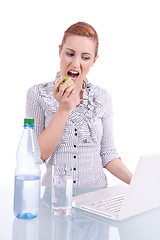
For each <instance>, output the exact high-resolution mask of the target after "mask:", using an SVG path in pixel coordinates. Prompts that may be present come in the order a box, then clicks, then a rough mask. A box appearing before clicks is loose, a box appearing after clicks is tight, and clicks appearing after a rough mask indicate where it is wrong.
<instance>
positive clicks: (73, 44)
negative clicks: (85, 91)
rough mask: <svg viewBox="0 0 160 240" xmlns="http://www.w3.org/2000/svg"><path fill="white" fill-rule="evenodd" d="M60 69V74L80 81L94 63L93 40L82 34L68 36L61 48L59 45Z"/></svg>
mask: <svg viewBox="0 0 160 240" xmlns="http://www.w3.org/2000/svg"><path fill="white" fill-rule="evenodd" d="M59 56H60V69H61V75H62V76H68V77H71V78H72V79H73V81H74V82H75V83H76V84H77V83H82V82H83V79H84V78H85V77H86V75H87V73H88V72H89V70H90V68H91V67H92V66H93V65H94V63H95V61H96V59H97V57H98V56H97V57H95V41H94V40H92V39H90V38H87V37H83V36H75V35H71V36H68V37H67V38H66V40H65V42H64V44H63V46H62V48H61V46H59Z"/></svg>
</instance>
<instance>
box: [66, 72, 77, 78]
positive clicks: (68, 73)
mask: <svg viewBox="0 0 160 240" xmlns="http://www.w3.org/2000/svg"><path fill="white" fill-rule="evenodd" d="M67 75H68V76H69V77H71V78H73V79H76V78H77V77H78V76H79V72H78V71H74V70H70V71H68V72H67Z"/></svg>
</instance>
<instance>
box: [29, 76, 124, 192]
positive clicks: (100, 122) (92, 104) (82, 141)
mask: <svg viewBox="0 0 160 240" xmlns="http://www.w3.org/2000/svg"><path fill="white" fill-rule="evenodd" d="M58 77H60V72H58V73H57V75H56V79H55V81H56V80H57V79H58ZM55 81H53V82H46V83H41V84H38V85H34V86H33V87H31V88H30V89H29V90H28V92H27V101H26V117H29V118H34V120H35V131H36V134H37V137H38V136H39V135H40V134H41V133H42V132H43V131H44V130H45V128H46V127H47V126H48V124H49V122H50V121H51V119H52V118H53V116H54V114H55V112H56V111H57V108H58V102H57V100H56V99H55V98H54V97H53V85H54V83H55ZM115 158H119V155H118V153H117V151H116V149H115V147H114V138H113V131H112V102H111V96H110V94H109V93H108V92H107V91H106V90H105V89H103V88H100V87H98V86H95V85H93V84H91V83H90V82H89V81H88V80H87V79H84V92H83V98H82V101H81V103H80V105H79V106H78V107H77V108H76V110H72V111H71V113H70V115H69V117H68V120H67V122H66V125H65V128H64V131H63V134H62V137H61V139H60V142H59V143H58V145H57V147H56V149H55V151H54V152H53V153H52V155H51V156H50V157H49V158H48V159H47V160H46V167H47V171H46V173H45V175H44V177H43V181H42V183H43V185H45V186H47V185H50V184H51V179H52V166H53V165H54V166H63V165H64V166H66V165H67V164H68V165H72V169H73V187H74V188H90V189H98V188H103V187H106V186H107V178H106V174H105V173H104V171H103V168H104V166H105V165H106V164H107V163H108V162H109V161H111V160H113V159H115Z"/></svg>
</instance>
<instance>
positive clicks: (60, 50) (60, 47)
mask: <svg viewBox="0 0 160 240" xmlns="http://www.w3.org/2000/svg"><path fill="white" fill-rule="evenodd" d="M58 48H59V57H60V55H61V52H62V46H61V45H60V44H59V46H58Z"/></svg>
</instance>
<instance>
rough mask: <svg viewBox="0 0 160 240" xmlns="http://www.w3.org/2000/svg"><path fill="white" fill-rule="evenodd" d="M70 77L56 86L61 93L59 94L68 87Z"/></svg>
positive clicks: (62, 93) (63, 92)
mask: <svg viewBox="0 0 160 240" xmlns="http://www.w3.org/2000/svg"><path fill="white" fill-rule="evenodd" d="M70 80H71V78H69V79H67V80H66V81H65V82H64V83H63V84H60V85H59V87H58V91H59V92H60V93H61V95H64V94H65V92H66V90H67V89H68V88H69V87H68V85H69V83H70Z"/></svg>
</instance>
